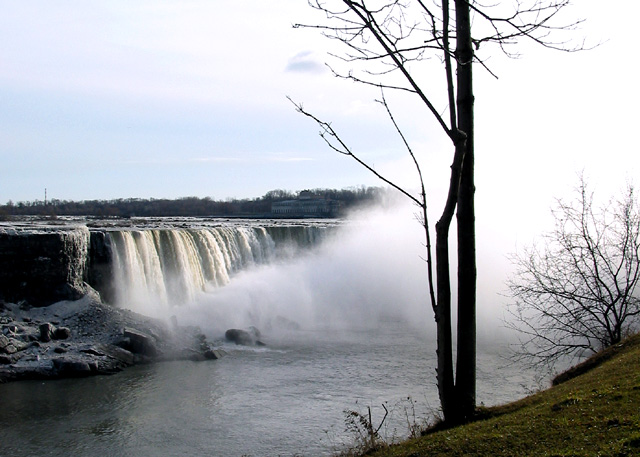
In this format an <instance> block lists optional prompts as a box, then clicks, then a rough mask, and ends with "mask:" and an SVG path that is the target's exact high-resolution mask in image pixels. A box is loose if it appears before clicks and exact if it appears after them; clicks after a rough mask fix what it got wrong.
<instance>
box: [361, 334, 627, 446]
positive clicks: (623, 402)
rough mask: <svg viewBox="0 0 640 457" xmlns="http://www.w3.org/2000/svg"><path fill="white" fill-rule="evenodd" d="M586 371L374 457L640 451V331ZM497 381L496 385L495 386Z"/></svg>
mask: <svg viewBox="0 0 640 457" xmlns="http://www.w3.org/2000/svg"><path fill="white" fill-rule="evenodd" d="M612 352H613V356H612V357H604V358H602V360H603V362H602V363H601V364H599V365H597V366H595V367H594V368H592V369H590V370H589V371H588V372H586V373H584V374H582V375H579V376H577V377H575V378H573V379H570V380H568V381H566V382H564V383H562V384H559V385H557V386H555V387H553V388H551V389H548V390H546V391H544V392H540V393H538V394H536V395H532V396H530V397H527V398H524V399H522V400H520V401H517V402H515V403H511V404H508V405H504V406H499V407H495V408H488V409H487V410H486V411H485V412H486V414H487V418H486V419H483V420H479V421H477V422H474V423H472V424H468V425H466V426H462V427H458V428H455V429H450V430H445V431H441V432H437V433H433V434H430V435H426V436H424V437H422V438H419V439H416V440H410V441H407V442H405V443H402V444H400V445H397V446H392V447H390V448H386V449H383V450H381V451H379V452H378V453H377V454H373V455H376V456H406V457H418V456H429V457H433V456H448V457H449V456H567V457H568V456H615V457H622V456H640V335H636V336H634V337H632V338H630V339H628V340H626V341H625V342H624V343H622V344H621V345H619V346H617V347H616V348H612ZM496 387H498V386H496Z"/></svg>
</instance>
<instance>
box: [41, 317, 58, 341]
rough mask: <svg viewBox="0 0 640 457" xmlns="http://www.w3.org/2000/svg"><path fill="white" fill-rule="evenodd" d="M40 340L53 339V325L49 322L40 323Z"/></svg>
mask: <svg viewBox="0 0 640 457" xmlns="http://www.w3.org/2000/svg"><path fill="white" fill-rule="evenodd" d="M39 328H40V341H42V342H43V343H48V342H49V341H51V340H52V339H53V337H52V336H53V331H54V327H53V325H52V324H50V323H49V322H45V323H44V324H40V327H39Z"/></svg>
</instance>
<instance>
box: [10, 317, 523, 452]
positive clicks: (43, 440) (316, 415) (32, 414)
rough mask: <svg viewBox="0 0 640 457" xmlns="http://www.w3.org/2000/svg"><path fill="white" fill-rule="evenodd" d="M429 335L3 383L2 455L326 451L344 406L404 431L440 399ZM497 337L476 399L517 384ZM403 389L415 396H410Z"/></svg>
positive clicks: (339, 440)
mask: <svg viewBox="0 0 640 457" xmlns="http://www.w3.org/2000/svg"><path fill="white" fill-rule="evenodd" d="M431 340H432V338H429V337H428V336H427V335H422V334H420V332H418V331H417V330H415V329H412V328H410V327H407V326H405V325H403V324H402V323H400V322H393V323H388V324H387V325H385V327H384V328H382V329H379V330H376V331H372V330H367V331H354V332H348V333H347V332H296V333H295V334H292V335H291V336H290V337H289V338H287V337H281V338H280V340H278V341H270V342H269V343H270V344H269V347H267V348H260V349H248V348H247V349H237V348H236V347H228V355H227V356H226V357H225V358H223V359H220V360H217V361H211V362H200V363H195V362H170V363H161V364H156V365H150V366H142V367H136V368H132V369H128V370H126V371H124V372H122V373H119V374H117V375H114V376H107V377H94V378H86V379H77V380H60V381H48V382H21V383H13V384H5V385H0V399H1V404H2V408H0V455H7V456H8V455H25V456H26V455H28V456H65V457H66V456H69V455H73V456H98V455H100V456H132V457H134V456H135V457H146V456H244V455H247V456H276V455H283V456H293V455H305V456H316V455H330V454H331V453H332V452H335V451H336V450H338V449H341V448H342V446H343V445H344V444H345V443H349V442H350V440H352V438H353V437H352V436H350V435H349V434H347V433H345V430H344V429H345V427H344V410H346V409H351V410H357V411H360V412H365V411H366V408H367V406H371V407H372V411H373V417H374V422H376V421H377V420H379V419H381V418H382V415H383V409H382V407H381V406H380V405H381V404H382V403H383V402H384V403H385V404H386V405H387V407H388V409H389V410H390V412H391V415H390V417H389V418H388V419H387V421H386V422H385V426H384V427H383V428H382V430H383V431H384V433H385V434H386V436H387V438H393V437H394V436H396V437H401V436H404V435H405V434H406V433H407V429H406V424H407V420H406V413H409V416H410V417H411V421H413V419H412V417H413V414H412V407H411V404H412V402H413V405H414V406H413V408H415V412H416V417H417V420H418V421H419V420H421V419H424V418H427V419H428V418H430V417H432V413H433V412H434V411H435V410H436V408H437V406H438V402H437V394H436V388H435V361H434V355H435V354H434V347H433V345H432V343H431ZM503 350H504V348H503V347H501V346H500V345H499V344H497V343H496V344H493V345H486V344H485V345H484V347H482V348H481V355H480V359H479V370H480V371H479V375H478V378H479V380H478V391H479V392H478V400H479V402H484V403H486V404H494V403H500V402H505V401H508V400H511V399H514V398H517V397H519V396H522V395H524V391H523V387H522V386H521V382H522V381H525V380H526V376H525V375H524V374H523V373H522V372H521V370H519V369H514V368H507V367H504V362H503V360H502V358H501V357H500V352H501V351H503ZM408 397H411V399H412V401H409V400H407V398H408Z"/></svg>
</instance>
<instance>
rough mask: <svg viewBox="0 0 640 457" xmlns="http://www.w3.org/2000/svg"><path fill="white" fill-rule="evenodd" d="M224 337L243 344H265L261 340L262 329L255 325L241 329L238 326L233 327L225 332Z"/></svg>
mask: <svg viewBox="0 0 640 457" xmlns="http://www.w3.org/2000/svg"><path fill="white" fill-rule="evenodd" d="M224 337H225V338H226V339H227V341H230V342H232V343H235V344H239V345H242V346H264V345H265V344H264V343H263V342H262V341H260V340H259V339H258V338H259V337H260V331H259V330H258V329H257V328H255V327H249V329H248V330H240V329H237V328H231V329H229V330H227V331H226V332H225V333H224Z"/></svg>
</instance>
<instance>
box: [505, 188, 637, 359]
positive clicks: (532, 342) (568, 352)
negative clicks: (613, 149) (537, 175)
mask: <svg viewBox="0 0 640 457" xmlns="http://www.w3.org/2000/svg"><path fill="white" fill-rule="evenodd" d="M552 214H553V217H554V220H555V228H554V229H553V230H552V231H550V232H548V233H545V234H544V235H543V237H542V241H543V243H542V246H540V247H538V246H535V245H534V246H532V247H530V248H528V249H525V250H524V251H523V252H522V253H520V254H516V255H514V256H513V259H514V263H515V266H516V272H515V273H514V274H513V276H512V277H511V278H510V279H509V282H508V286H509V290H510V292H511V296H512V297H513V298H514V299H515V303H514V304H513V305H512V306H511V316H512V318H513V319H512V320H510V325H511V326H512V327H513V328H515V329H516V330H518V331H519V332H520V334H521V335H522V339H521V342H522V344H521V346H520V347H519V349H518V351H517V353H516V357H518V358H520V359H524V360H526V361H529V362H531V363H532V364H534V365H539V366H540V365H545V366H547V367H549V366H553V364H554V363H555V362H556V361H557V360H558V359H560V358H562V357H567V356H569V357H575V356H582V355H585V354H590V353H594V352H596V351H599V350H601V349H603V348H606V347H608V346H611V345H614V344H616V343H618V342H620V340H621V339H622V338H623V337H624V336H625V335H627V334H628V333H629V332H632V331H637V330H638V323H639V319H638V318H639V316H640V298H639V297H638V291H637V286H638V280H639V279H640V207H639V206H638V200H637V198H636V196H635V193H634V188H633V186H628V187H627V189H626V192H625V193H624V195H623V196H622V198H620V199H616V200H613V199H612V200H609V201H608V202H607V203H606V204H605V205H603V206H601V207H597V208H596V207H594V203H593V192H591V191H589V189H588V186H587V183H586V182H585V179H584V177H581V178H580V183H579V186H578V187H577V189H576V196H575V198H574V199H573V200H570V201H564V200H557V202H556V205H555V208H554V209H553V211H552Z"/></svg>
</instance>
